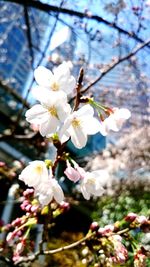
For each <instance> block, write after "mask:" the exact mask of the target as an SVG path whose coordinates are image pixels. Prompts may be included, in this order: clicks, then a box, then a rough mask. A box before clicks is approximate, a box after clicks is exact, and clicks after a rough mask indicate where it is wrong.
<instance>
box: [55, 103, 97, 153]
mask: <svg viewBox="0 0 150 267" xmlns="http://www.w3.org/2000/svg"><path fill="white" fill-rule="evenodd" d="M97 132H99V122H98V120H97V119H96V118H94V109H93V108H92V107H91V106H90V105H89V104H88V105H85V106H83V107H81V108H80V109H78V110H77V111H74V112H73V113H72V114H70V115H69V116H68V118H67V119H66V120H65V122H64V125H63V126H62V128H61V129H60V132H59V138H60V141H61V142H62V143H63V142H65V141H67V140H68V139H69V138H70V137H71V141H72V143H73V144H74V146H75V147H77V148H82V147H84V146H85V145H86V143H87V138H88V135H93V134H96V133H97Z"/></svg>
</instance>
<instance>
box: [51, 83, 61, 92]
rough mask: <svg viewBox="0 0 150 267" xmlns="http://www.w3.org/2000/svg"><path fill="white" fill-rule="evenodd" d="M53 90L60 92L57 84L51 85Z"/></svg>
mask: <svg viewBox="0 0 150 267" xmlns="http://www.w3.org/2000/svg"><path fill="white" fill-rule="evenodd" d="M50 87H51V89H52V90H53V91H58V90H59V84H58V83H57V82H53V83H52V84H51V85H50Z"/></svg>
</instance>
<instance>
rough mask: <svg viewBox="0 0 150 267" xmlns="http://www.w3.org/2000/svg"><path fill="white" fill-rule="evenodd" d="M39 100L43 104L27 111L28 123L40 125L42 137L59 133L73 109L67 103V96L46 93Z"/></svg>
mask: <svg viewBox="0 0 150 267" xmlns="http://www.w3.org/2000/svg"><path fill="white" fill-rule="evenodd" d="M38 98H39V99H38V100H39V101H40V102H41V104H36V105H34V106H33V107H32V108H31V109H29V110H27V112H26V114H25V116H26V120H27V121H28V122H30V123H31V124H35V125H38V128H39V132H40V134H41V135H42V136H47V135H50V134H53V133H55V132H56V131H57V129H58V128H59V127H60V125H61V124H62V122H64V120H65V119H66V118H67V116H68V115H69V114H70V112H71V108H70V105H69V104H68V103H67V97H66V95H64V94H61V92H60V93H59V94H55V93H54V92H49V93H47V92H46V91H44V92H43V94H41V95H39V96H38Z"/></svg>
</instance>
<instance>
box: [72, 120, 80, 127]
mask: <svg viewBox="0 0 150 267" xmlns="http://www.w3.org/2000/svg"><path fill="white" fill-rule="evenodd" d="M80 123H81V121H80V120H79V119H77V118H74V119H73V120H72V122H71V124H72V126H73V127H74V128H77V127H79V126H80Z"/></svg>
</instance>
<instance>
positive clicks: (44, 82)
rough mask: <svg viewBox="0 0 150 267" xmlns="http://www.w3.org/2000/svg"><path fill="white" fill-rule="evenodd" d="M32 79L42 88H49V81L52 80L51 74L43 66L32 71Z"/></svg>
mask: <svg viewBox="0 0 150 267" xmlns="http://www.w3.org/2000/svg"><path fill="white" fill-rule="evenodd" d="M34 77H35V80H36V82H37V83H38V84H39V85H40V86H44V87H47V88H49V87H50V82H51V79H53V74H52V72H51V71H50V70H49V69H47V68H45V67H43V66H39V67H38V68H37V69H36V70H35V71H34Z"/></svg>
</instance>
